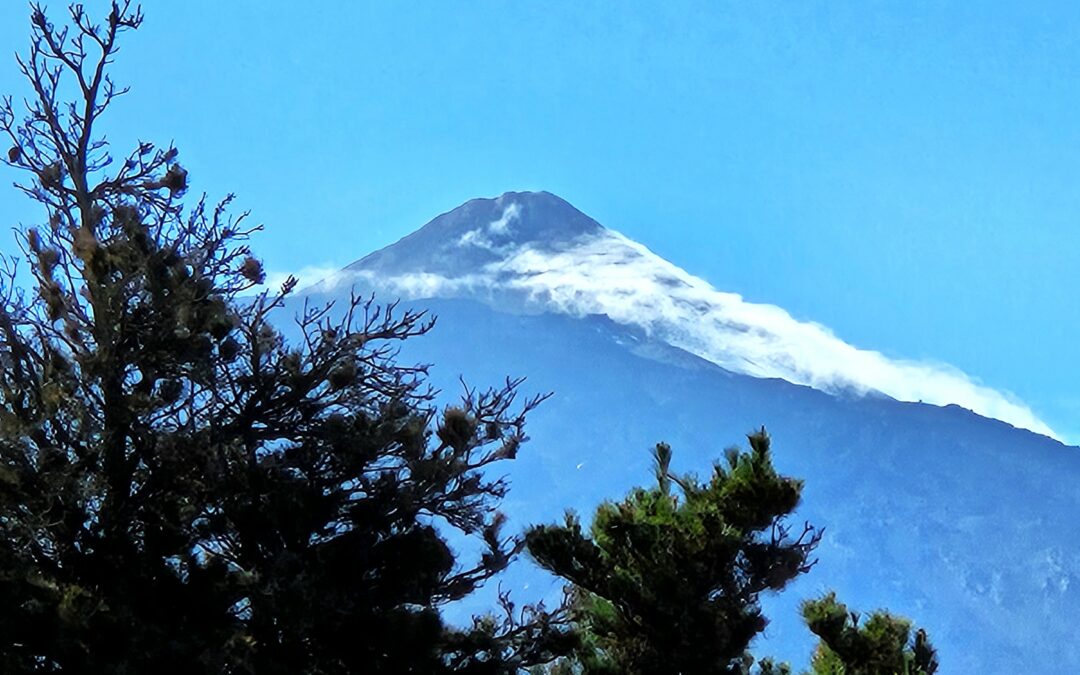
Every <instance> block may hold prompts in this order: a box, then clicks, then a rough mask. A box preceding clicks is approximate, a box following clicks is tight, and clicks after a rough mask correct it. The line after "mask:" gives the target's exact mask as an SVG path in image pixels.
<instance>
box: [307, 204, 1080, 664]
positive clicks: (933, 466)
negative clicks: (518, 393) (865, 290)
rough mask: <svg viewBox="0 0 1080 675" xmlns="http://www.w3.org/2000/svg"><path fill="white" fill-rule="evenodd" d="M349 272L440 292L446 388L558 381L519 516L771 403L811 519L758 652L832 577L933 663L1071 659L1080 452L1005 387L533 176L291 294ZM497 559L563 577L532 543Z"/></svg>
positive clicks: (519, 477) (643, 475) (1079, 582)
mask: <svg viewBox="0 0 1080 675" xmlns="http://www.w3.org/2000/svg"><path fill="white" fill-rule="evenodd" d="M350 292H374V293H375V294H376V296H377V297H378V298H379V299H381V300H383V301H392V300H395V299H398V298H400V299H402V301H403V302H404V303H405V304H407V305H409V306H412V307H415V308H422V309H427V310H430V311H431V312H433V313H434V314H435V315H437V316H438V322H437V325H436V327H435V330H433V331H432V332H431V333H429V334H428V335H426V336H424V337H422V338H418V339H416V340H411V341H409V342H408V343H407V344H406V345H405V347H404V349H403V352H402V354H401V357H400V358H401V359H402V360H405V361H416V362H425V363H432V364H434V365H433V367H432V369H431V374H432V381H433V383H434V384H435V385H436V386H438V387H440V388H441V389H442V390H443V391H444V392H446V395H447V397H453V395H455V394H456V393H457V392H458V391H460V384H459V383H458V378H459V377H462V376H463V377H465V378H466V379H467V380H468V381H469V382H470V383H472V384H485V383H487V384H495V383H498V382H501V381H502V380H503V378H504V377H506V376H526V377H527V378H528V379H527V381H526V384H525V388H526V389H527V390H529V391H532V392H547V391H551V392H554V396H553V397H552V398H551V399H550V400H549V401H548V402H546V403H545V404H544V405H543V406H541V407H540V408H539V409H538V410H536V411H535V412H534V413H533V415H532V416H531V417H530V436H531V437H532V440H531V441H530V443H528V444H527V445H526V446H525V447H524V448H523V449H522V451H521V453H520V454H519V456H518V458H517V459H515V460H514V462H512V463H510V466H508V467H507V469H506V470H507V471H508V472H509V479H510V482H511V483H512V488H511V492H510V496H509V498H508V500H507V502H506V504H505V508H506V511H507V513H508V515H509V516H510V518H511V523H512V524H513V525H514V526H516V527H519V528H520V527H524V526H525V525H527V524H530V523H537V522H547V521H551V520H556V519H559V518H561V514H562V513H563V511H564V510H565V509H567V508H572V509H575V510H577V511H579V512H580V513H581V514H583V515H584V516H586V517H587V516H588V515H590V514H591V511H592V509H593V508H595V506H596V505H597V504H598V503H599V502H600V501H601V500H603V499H615V498H618V497H621V496H622V495H623V494H624V493H625V492H626V491H627V490H628V489H629V488H630V487H631V486H633V485H639V484H645V483H648V482H649V481H650V480H651V474H650V470H649V456H648V453H647V449H648V448H649V447H651V446H652V445H653V444H654V443H656V442H658V441H667V442H669V443H670V444H671V445H672V446H673V447H674V450H675V465H676V469H678V470H680V471H683V470H690V471H697V472H699V473H705V472H707V471H708V470H709V468H710V466H711V463H712V461H713V460H714V459H716V458H718V457H719V456H720V455H721V454H722V453H723V450H724V448H725V447H727V446H729V445H732V444H738V443H739V442H740V441H741V440H743V436H744V434H745V433H746V432H748V431H750V430H752V429H755V428H758V427H760V426H762V425H764V426H766V427H767V429H768V430H769V432H770V434H771V435H772V437H773V447H774V451H775V460H776V464H777V467H778V469H779V470H781V471H782V472H784V473H786V474H788V475H792V476H796V477H799V478H802V479H804V480H805V482H806V488H805V492H804V498H803V505H802V506H801V507H800V510H799V514H798V516H799V518H805V519H806V520H808V521H810V522H812V523H814V524H815V525H818V526H823V527H824V528H825V536H824V539H823V541H822V544H821V546H820V548H819V549H818V558H819V561H820V562H819V563H818V565H817V566H816V567H815V568H814V569H813V570H812V571H811V572H810V573H809V574H807V575H805V576H804V577H803V578H801V579H800V580H799V581H797V582H796V583H795V584H794V585H793V586H792V587H790V588H789V589H787V590H785V591H784V593H783V594H781V595H778V596H772V597H768V598H765V601H764V606H765V612H766V616H767V617H768V618H769V619H770V625H769V627H768V628H767V630H766V632H765V634H764V635H763V636H762V637H761V638H760V639H759V640H758V641H757V642H756V643H755V644H754V645H753V647H752V649H753V651H754V652H755V653H756V654H760V655H774V656H776V657H779V658H781V659H784V660H788V661H790V662H792V663H793V664H794V665H795V666H797V667H798V666H802V665H804V664H806V663H807V662H808V659H809V654H810V650H811V648H812V645H813V639H812V636H811V635H810V634H809V632H808V631H807V630H806V629H805V628H804V627H803V626H802V624H801V622H800V620H799V616H798V610H797V607H798V603H799V602H800V601H801V600H802V599H803V598H808V597H814V596H817V595H820V594H821V593H822V592H823V591H825V590H828V589H835V590H836V591H837V592H838V594H839V596H840V597H841V599H843V600H844V601H845V602H846V603H848V604H849V605H850V606H852V607H855V608H859V609H861V610H871V609H875V608H878V607H887V608H888V609H890V610H891V611H894V612H896V613H899V614H903V615H906V616H910V617H912V618H913V619H915V620H916V622H917V623H918V624H919V625H920V626H923V627H925V628H926V629H927V630H928V631H929V633H930V635H931V637H932V639H933V640H934V642H935V644H936V645H937V646H938V648H939V652H940V655H941V660H942V668H941V671H940V672H942V673H946V674H950V673H954V674H960V673H973V672H978V673H985V672H1040V671H1055V672H1057V671H1064V672H1073V671H1076V672H1080V643H1078V642H1077V641H1076V640H1075V639H1073V638H1074V636H1075V627H1074V624H1075V617H1076V614H1077V609H1076V608H1077V607H1080V547H1077V546H1076V545H1075V544H1074V543H1073V542H1074V541H1077V539H1078V535H1080V518H1077V514H1080V480H1078V479H1080V452H1078V449H1077V448H1074V447H1069V446H1067V445H1065V444H1063V443H1062V442H1061V441H1060V440H1058V438H1057V436H1056V434H1055V433H1054V431H1053V430H1052V429H1051V428H1050V427H1048V426H1047V425H1046V424H1045V423H1044V422H1043V421H1042V420H1040V419H1039V418H1038V416H1037V415H1036V414H1035V413H1034V412H1033V411H1032V410H1031V409H1029V408H1028V407H1027V406H1025V405H1024V404H1023V403H1022V402H1020V401H1017V400H1015V399H1014V398H1012V397H1010V396H1008V395H1007V394H1003V393H1001V392H998V391H995V390H993V389H991V388H989V387H986V386H983V385H981V384H979V383H978V382H976V381H975V380H974V379H972V378H970V377H968V376H966V375H965V374H963V373H961V372H959V371H957V370H955V369H951V368H948V367H943V366H940V365H931V364H924V363H920V362H914V361H899V360H895V359H889V358H887V357H885V356H883V355H882V354H880V353H878V352H875V351H873V350H870V349H866V348H860V347H856V346H853V345H850V344H848V343H846V342H844V341H843V340H841V339H840V338H839V337H837V336H835V335H834V334H832V333H831V332H830V331H829V330H828V329H827V328H825V327H823V326H821V325H818V324H815V323H811V322H805V321H799V320H797V319H795V318H793V317H792V316H791V315H790V314H789V313H788V312H786V311H785V310H783V309H782V308H779V307H776V306H772V305H765V304H756V303H751V302H747V301H746V300H744V299H743V298H742V297H740V296H739V295H738V294H735V293H730V292H725V291H723V290H719V289H716V288H714V287H712V286H711V285H710V284H709V283H708V282H707V281H705V280H703V279H701V278H698V277H695V276H693V275H691V274H689V273H687V272H686V271H684V270H682V269H680V268H679V267H678V266H676V265H675V264H673V263H672V262H669V261H667V260H664V259H662V258H660V257H659V256H657V255H655V254H654V253H652V252H651V251H649V250H648V249H647V248H646V247H645V246H643V245H641V244H639V243H637V242H634V241H632V240H630V239H629V238H627V237H625V236H623V235H621V234H619V233H618V232H617V231H615V230H611V229H607V228H605V227H604V226H602V225H601V224H599V223H597V222H596V221H595V220H593V219H592V218H589V217H588V216H587V215H585V214H583V213H581V212H580V211H578V210H577V209H575V208H574V207H573V206H571V205H570V204H569V203H567V202H566V201H564V200H562V199H560V198H559V197H557V196H555V195H552V194H549V193H545V192H510V193H506V194H504V195H502V196H500V197H497V198H494V199H475V200H472V201H469V202H467V203H465V204H463V205H461V206H459V207H458V208H456V209H454V210H452V211H449V212H447V213H445V214H443V215H440V216H438V217H436V218H435V219H434V220H432V221H431V222H429V223H428V224H427V225H425V226H423V227H422V228H420V229H419V230H417V231H416V232H414V233H413V234H411V235H409V236H407V237H405V238H403V239H402V240H400V241H399V242H397V243H395V244H393V245H391V246H388V247H387V248H384V249H382V250H380V251H376V252H373V253H371V254H369V255H367V256H365V257H362V258H360V259H359V260H358V261H357V262H355V263H353V264H352V265H349V266H348V267H346V268H345V269H343V270H341V272H339V273H338V274H336V275H333V276H332V277H330V278H328V279H325V280H323V281H321V282H320V283H318V284H316V285H314V286H312V287H309V288H308V289H306V290H305V291H304V293H303V294H302V297H298V298H294V299H293V302H297V303H298V302H302V301H319V302H321V301H326V300H334V299H340V298H341V297H347V296H348V294H349V293H350ZM448 400H449V399H448ZM503 583H504V584H505V586H506V587H507V588H509V589H511V590H512V592H513V593H514V595H515V598H517V599H519V600H529V599H537V598H543V597H554V596H555V595H556V594H557V591H558V584H557V582H556V581H555V580H553V579H551V578H548V577H546V576H545V575H543V574H542V573H541V572H540V571H539V570H537V569H536V568H535V567H534V566H532V565H531V564H530V563H529V561H528V560H520V561H518V562H517V563H515V564H514V566H512V568H511V570H509V571H508V573H507V576H506V577H505V579H504V581H503ZM479 602H480V601H479V600H478V603H479ZM480 607H481V605H480V604H478V605H477V606H476V607H475V608H473V607H469V606H466V607H464V608H462V611H463V612H467V611H469V610H471V609H479V608H480Z"/></svg>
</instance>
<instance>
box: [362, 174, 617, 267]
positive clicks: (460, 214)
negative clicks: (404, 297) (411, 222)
mask: <svg viewBox="0 0 1080 675" xmlns="http://www.w3.org/2000/svg"><path fill="white" fill-rule="evenodd" d="M603 231H604V228H603V226H602V225H600V224H599V223H597V222H596V221H595V220H593V219H592V218H590V217H588V216H587V215H585V214H584V213H582V212H581V211H579V210H577V209H576V208H574V207H573V206H572V205H571V204H570V203H569V202H567V201H566V200H565V199H562V198H561V197H558V196H556V195H553V194H551V193H550V192H505V193H503V194H502V195H499V196H498V197H495V198H481V199H470V200H469V201H467V202H465V203H464V204H462V205H461V206H458V207H457V208H455V209H453V210H452V211H448V212H446V213H444V214H442V215H440V216H438V217H436V218H435V219H433V220H432V221H431V222H429V223H428V224H427V225H424V226H423V227H422V228H420V229H419V230H417V231H416V232H413V233H412V234H410V235H408V236H407V237H405V238H403V239H401V240H400V241H398V242H397V243H395V244H393V245H391V246H388V247H386V248H384V249H382V250H380V251H377V252H375V253H373V254H371V255H369V256H367V257H365V258H363V259H361V260H359V261H357V262H355V263H353V264H352V265H349V266H348V267H347V268H346V269H347V270H352V271H360V270H365V271H369V272H377V273H382V274H387V273H389V274H393V273H400V272H402V271H405V270H418V269H419V270H422V271H425V272H438V273H440V274H447V275H452V276H454V275H460V274H464V273H466V272H468V271H470V270H475V269H477V267H478V266H482V265H484V264H487V263H490V262H492V261H494V260H497V259H499V258H501V257H502V256H503V254H504V253H505V252H506V251H507V250H509V249H511V248H520V247H522V246H529V247H532V248H536V249H538V250H545V251H552V250H559V249H561V248H563V247H565V246H566V245H568V244H569V243H570V242H573V241H576V240H578V239H580V238H582V237H587V236H593V235H597V234H600V233H601V232H603Z"/></svg>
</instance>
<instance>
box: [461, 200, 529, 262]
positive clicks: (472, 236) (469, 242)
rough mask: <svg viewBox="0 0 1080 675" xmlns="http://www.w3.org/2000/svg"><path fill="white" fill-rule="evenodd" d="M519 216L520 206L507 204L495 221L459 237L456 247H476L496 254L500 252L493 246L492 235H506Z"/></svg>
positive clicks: (498, 248) (515, 203)
mask: <svg viewBox="0 0 1080 675" xmlns="http://www.w3.org/2000/svg"><path fill="white" fill-rule="evenodd" d="M520 214H521V206H520V205H519V204H518V203H517V202H513V203H511V204H509V205H508V206H507V207H506V208H504V209H503V212H502V215H500V216H499V217H498V218H497V219H496V220H493V221H491V222H490V223H488V224H487V225H481V226H480V227H478V228H476V229H475V230H469V231H468V232H466V233H465V234H463V235H461V238H460V239H458V246H478V247H480V248H484V249H487V250H489V251H494V252H496V253H498V252H501V249H500V247H498V246H496V245H495V242H494V241H492V239H491V237H492V235H495V236H499V237H502V236H505V235H506V234H508V233H509V232H510V224H511V223H513V222H514V221H515V220H517V218H518V216H519V215H520Z"/></svg>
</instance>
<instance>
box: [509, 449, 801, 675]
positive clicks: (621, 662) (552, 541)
mask: <svg viewBox="0 0 1080 675" xmlns="http://www.w3.org/2000/svg"><path fill="white" fill-rule="evenodd" d="M749 441H750V450H749V452H742V451H739V450H738V449H737V448H732V449H730V450H728V452H727V455H726V461H725V463H723V464H721V463H717V464H715V466H714V467H713V471H712V475H711V476H710V477H709V478H708V479H707V480H705V481H700V480H698V479H697V478H696V477H694V476H693V475H677V474H675V473H673V472H672V471H671V448H670V447H669V446H667V445H665V444H659V445H657V446H656V449H655V451H654V459H655V462H656V485H655V486H654V487H652V488H649V489H642V488H637V489H635V490H633V491H632V492H631V493H630V494H629V495H628V496H627V497H626V498H625V499H623V500H622V501H620V502H608V503H605V504H603V505H601V506H600V507H599V509H598V510H597V512H596V515H595V516H594V518H593V522H592V525H591V528H590V529H589V530H588V531H586V530H585V528H584V527H583V525H582V523H581V521H580V520H579V519H578V518H577V517H576V516H575V515H573V514H568V515H567V518H566V522H565V524H563V525H542V526H539V527H535V528H532V529H531V530H529V532H528V533H527V535H526V541H527V543H528V550H529V552H530V554H531V555H532V557H533V558H534V559H535V560H536V561H537V562H538V563H539V564H540V565H541V566H542V567H544V568H545V569H547V570H549V571H551V572H552V573H554V574H556V575H557V576H560V577H562V578H564V579H566V580H567V581H569V582H570V589H571V593H572V595H573V598H574V618H575V620H576V622H577V625H578V626H579V627H580V629H581V630H582V633H583V642H582V645H581V647H580V648H579V649H578V651H577V653H576V654H575V657H574V659H572V660H568V661H564V662H562V663H560V664H558V665H557V666H556V667H555V668H553V669H549V672H559V669H560V668H561V669H562V670H563V671H565V672H568V673H570V672H583V673H587V674H596V673H612V674H614V673H624V674H627V675H661V674H663V675H676V674H684V675H690V674H694V675H699V674H700V675H709V674H711V673H744V672H749V669H750V668H751V666H752V664H753V659H752V658H751V657H750V656H749V655H748V654H747V647H748V645H749V644H750V641H751V640H752V639H753V638H754V637H755V636H756V635H758V634H759V633H760V632H761V631H762V630H763V629H764V627H765V625H766V619H765V617H764V616H763V615H762V612H761V607H760V605H759V602H758V599H759V596H760V594H761V593H763V592H767V591H779V590H781V589H783V588H784V587H785V586H786V585H787V584H788V583H789V582H790V581H791V580H792V579H794V578H795V577H797V576H798V575H800V574H803V573H805V572H807V571H808V570H809V569H810V568H811V567H812V566H813V564H814V561H813V560H812V559H811V557H810V556H811V554H812V552H813V550H814V548H815V547H816V546H817V544H818V542H819V540H820V536H821V533H820V531H819V530H817V529H815V528H813V527H812V526H810V525H809V524H806V525H805V526H804V527H803V528H802V531H801V532H800V533H799V535H798V536H797V537H793V536H790V535H789V528H788V526H787V525H785V518H786V517H787V516H789V515H790V514H791V512H792V511H793V510H794V509H795V507H796V506H797V504H798V503H799V496H800V493H801V489H802V484H801V482H800V481H798V480H795V479H792V478H788V477H785V476H781V475H779V474H777V472H776V470H775V469H774V467H773V465H772V459H771V455H770V449H769V437H768V435H767V434H766V433H765V430H764V429H762V430H761V431H759V432H757V433H754V434H751V435H750V436H749ZM759 668H760V672H768V673H784V672H789V671H788V670H787V669H786V667H783V666H778V665H774V664H773V663H772V662H770V661H765V662H763V663H761V664H759Z"/></svg>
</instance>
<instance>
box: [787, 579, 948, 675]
mask: <svg viewBox="0 0 1080 675" xmlns="http://www.w3.org/2000/svg"><path fill="white" fill-rule="evenodd" d="M802 613H803V618H804V619H805V620H806V625H807V626H808V627H809V628H810V630H811V631H812V632H813V633H814V634H815V635H817V636H818V637H819V638H821V643H820V644H819V645H818V648H817V650H816V651H815V652H814V655H813V658H812V660H811V668H812V672H813V675H933V674H934V673H935V672H936V671H937V669H938V660H937V652H936V651H935V650H934V647H933V646H932V645H931V644H930V639H929V638H928V637H927V635H926V631H924V630H922V629H921V628H920V629H918V630H916V631H915V632H914V634H912V630H911V622H910V621H908V620H907V619H905V618H902V617H898V616H894V615H892V614H890V613H888V612H885V611H878V612H874V613H873V614H871V615H870V616H869V617H868V618H867V619H866V620H865V621H864V622H862V623H861V625H860V616H859V615H858V614H857V613H855V612H850V611H848V608H847V607H846V606H845V605H844V604H842V603H840V602H838V601H837V600H836V594H835V593H829V594H828V595H826V596H824V597H823V598H820V599H818V600H809V601H807V602H805V603H803V606H802Z"/></svg>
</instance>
